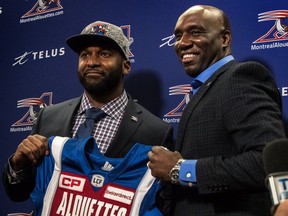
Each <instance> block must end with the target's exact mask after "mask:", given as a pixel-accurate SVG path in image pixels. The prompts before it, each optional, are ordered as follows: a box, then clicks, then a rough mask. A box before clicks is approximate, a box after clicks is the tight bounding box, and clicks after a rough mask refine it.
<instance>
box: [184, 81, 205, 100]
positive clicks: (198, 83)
mask: <svg viewBox="0 0 288 216" xmlns="http://www.w3.org/2000/svg"><path fill="white" fill-rule="evenodd" d="M202 84H203V83H202V82H201V81H199V80H196V79H194V80H192V82H191V90H190V94H189V95H188V97H186V103H188V102H189V101H190V100H191V97H192V96H193V89H194V90H195V89H197V88H199V87H200V86H201V85H202Z"/></svg>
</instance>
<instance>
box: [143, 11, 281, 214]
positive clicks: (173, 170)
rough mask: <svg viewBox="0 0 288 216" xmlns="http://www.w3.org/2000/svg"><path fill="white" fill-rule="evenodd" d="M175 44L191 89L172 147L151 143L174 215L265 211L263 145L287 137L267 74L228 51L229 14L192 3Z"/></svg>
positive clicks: (156, 168) (153, 162)
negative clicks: (173, 148)
mask: <svg viewBox="0 0 288 216" xmlns="http://www.w3.org/2000/svg"><path fill="white" fill-rule="evenodd" d="M174 33H175V39H176V42H175V51H176V53H177V55H178V57H179V60H180V62H181V64H182V65H183V67H184V70H185V72H186V73H187V75H188V76H190V77H191V78H192V82H191V85H192V92H191V93H192V94H193V96H191V97H190V101H189V102H188V104H187V105H186V107H185V109H184V111H183V114H182V117H181V120H180V124H179V129H178V136H177V140H176V146H175V149H176V151H175V152H172V151H167V150H165V149H163V148H160V147H157V146H154V147H153V148H152V151H151V152H149V153H148V155H149V159H150V162H149V163H148V166H149V167H150V168H151V170H152V175H154V176H155V177H157V178H159V179H160V180H161V181H162V182H165V181H166V182H169V181H170V182H171V184H172V197H173V199H172V205H171V212H170V214H171V215H181V216H185V215H189V216H190V215H197V216H199V215H201V216H205V215H207V216H208V215H209V216H212V215H227V216H228V215H229V216H231V215H245V216H247V215H261V216H263V215H269V214H270V207H271V202H270V197H269V193H268V191H267V189H266V187H265V181H264V179H265V172H264V168H263V163H262V150H263V148H264V146H265V144H267V143H268V142H270V141H272V140H274V139H278V138H283V137H285V132H284V126H283V123H282V117H281V97H280V94H279V92H278V89H277V87H276V85H275V82H274V80H273V78H272V74H271V73H270V72H269V71H268V70H267V69H266V68H265V67H264V66H263V65H262V64H259V63H257V62H245V63H239V62H237V61H236V60H234V58H233V56H232V54H231V53H232V51H231V40H232V36H231V29H230V25H229V21H228V18H227V17H226V15H225V14H224V12H223V11H221V10H219V9H218V8H215V7H212V6H207V5H197V6H193V7H191V8H189V9H188V10H186V11H185V12H184V13H183V14H182V15H181V16H180V17H179V19H178V21H177V23H176V26H175V31H174Z"/></svg>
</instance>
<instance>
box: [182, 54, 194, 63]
mask: <svg viewBox="0 0 288 216" xmlns="http://www.w3.org/2000/svg"><path fill="white" fill-rule="evenodd" d="M195 58H196V55H195V54H184V55H183V56H182V62H183V63H187V62H191V61H193V60H195Z"/></svg>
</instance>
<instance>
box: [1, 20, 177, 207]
mask: <svg viewBox="0 0 288 216" xmlns="http://www.w3.org/2000/svg"><path fill="white" fill-rule="evenodd" d="M67 44H68V46H69V47H70V48H71V49H72V50H73V51H75V52H76V53H77V54H78V55H79V65H78V78H79V80H80V83H81V84H82V86H83V87H84V93H83V95H82V96H81V97H79V98H76V99H71V100H69V101H65V102H62V103H60V104H57V105H53V106H48V107H45V108H43V109H42V110H41V111H40V112H39V113H38V116H37V121H36V123H35V125H34V126H33V130H32V134H31V135H30V136H28V137H27V138H26V139H24V140H23V141H22V142H21V143H20V144H19V145H18V147H17V150H16V152H15V153H14V154H13V155H12V156H11V157H10V158H9V161H8V164H7V166H6V167H5V169H4V172H3V181H4V186H5V189H6V192H7V194H8V196H9V197H10V198H11V199H12V200H14V201H23V200H26V199H28V198H29V195H30V192H31V191H32V190H33V187H34V185H35V179H34V171H35V167H36V166H37V164H39V163H40V162H41V159H42V158H43V156H44V155H47V154H49V149H48V145H47V138H49V137H50V136H56V135H57V136H67V137H77V131H78V128H79V127H80V125H81V124H82V123H83V122H84V120H85V112H86V110H88V109H89V108H92V107H95V108H97V109H98V110H99V109H101V110H102V111H104V113H105V114H104V115H103V117H102V118H101V119H100V121H98V122H96V123H95V125H94V130H93V132H92V134H91V135H92V136H94V138H95V140H96V143H97V144H98V148H99V149H100V151H101V153H103V154H104V155H105V156H108V157H123V156H125V155H126V153H127V152H128V151H129V150H130V149H131V147H132V146H133V145H134V144H135V143H141V144H147V145H164V146H167V147H168V148H172V142H173V141H172V127H171V126H170V125H169V124H168V123H165V122H164V121H162V120H161V119H160V118H157V117H156V116H154V115H153V114H151V113H150V112H149V111H148V110H146V109H145V108H143V107H142V106H141V105H139V104H137V103H136V102H135V101H134V100H133V99H132V98H131V97H130V96H129V95H128V93H126V91H125V90H124V86H123V85H124V84H123V82H124V77H125V76H126V75H128V74H129V72H130V68H131V66H130V61H129V41H128V39H127V38H126V37H125V36H124V34H123V31H122V29H121V28H120V27H118V26H115V25H113V24H110V23H107V22H102V21H97V22H94V23H91V24H90V25H88V26H87V27H86V28H84V29H83V31H82V32H81V34H79V35H75V36H72V37H70V38H68V39H67Z"/></svg>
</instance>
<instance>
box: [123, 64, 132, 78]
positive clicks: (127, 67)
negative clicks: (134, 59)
mask: <svg viewBox="0 0 288 216" xmlns="http://www.w3.org/2000/svg"><path fill="white" fill-rule="evenodd" d="M122 67H123V68H122V69H123V70H122V71H123V75H124V76H126V75H127V74H129V72H130V70H131V62H130V60H124V61H123V66H122Z"/></svg>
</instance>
